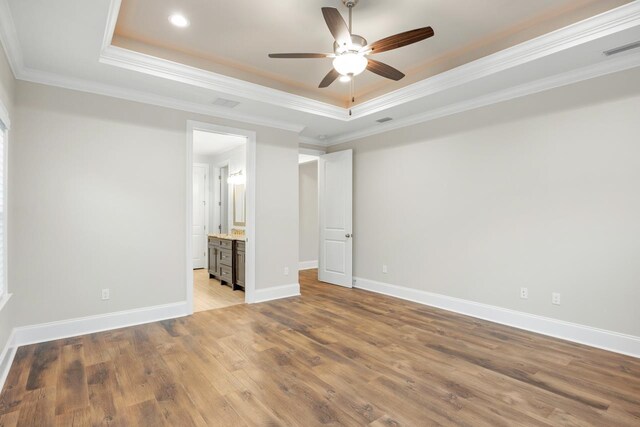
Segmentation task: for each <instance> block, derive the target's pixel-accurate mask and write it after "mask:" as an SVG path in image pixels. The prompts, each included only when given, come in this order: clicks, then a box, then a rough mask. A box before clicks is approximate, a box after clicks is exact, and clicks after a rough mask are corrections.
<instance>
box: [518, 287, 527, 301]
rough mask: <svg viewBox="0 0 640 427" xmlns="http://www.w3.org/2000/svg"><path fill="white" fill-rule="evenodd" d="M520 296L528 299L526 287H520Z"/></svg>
mask: <svg viewBox="0 0 640 427" xmlns="http://www.w3.org/2000/svg"><path fill="white" fill-rule="evenodd" d="M520 298H522V299H528V298H529V289H527V288H520Z"/></svg>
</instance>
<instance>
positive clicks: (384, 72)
mask: <svg viewBox="0 0 640 427" xmlns="http://www.w3.org/2000/svg"><path fill="white" fill-rule="evenodd" d="M368 60H369V63H368V64H367V70H369V71H371V72H372V73H376V74H377V75H379V76H382V77H386V78H388V79H391V80H395V81H398V80H400V79H402V78H403V77H404V73H402V72H401V71H399V70H396V69H395V68H393V67H392V66H391V65H387V64H384V63H382V62H379V61H374V60H373V59H371V58H368Z"/></svg>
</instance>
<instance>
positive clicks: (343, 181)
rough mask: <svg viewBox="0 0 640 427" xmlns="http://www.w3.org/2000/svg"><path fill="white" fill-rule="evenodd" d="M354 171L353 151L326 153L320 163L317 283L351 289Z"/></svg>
mask: <svg viewBox="0 0 640 427" xmlns="http://www.w3.org/2000/svg"><path fill="white" fill-rule="evenodd" d="M352 169H353V152H352V150H345V151H338V152H336V153H331V154H326V155H323V156H320V158H319V160H318V206H319V210H320V212H319V213H320V215H319V222H320V253H319V260H318V280H320V281H322V282H327V283H333V284H334V285H340V286H346V287H349V288H350V287H352V286H353V269H352V257H353V235H352V233H353V231H352V225H353V224H352V223H353V200H352V197H353V170H352Z"/></svg>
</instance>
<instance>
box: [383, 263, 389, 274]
mask: <svg viewBox="0 0 640 427" xmlns="http://www.w3.org/2000/svg"><path fill="white" fill-rule="evenodd" d="M382 272H383V273H384V274H387V273H388V272H389V269H388V268H387V265H386V264H383V265H382Z"/></svg>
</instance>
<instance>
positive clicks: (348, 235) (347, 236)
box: [344, 234, 353, 239]
mask: <svg viewBox="0 0 640 427" xmlns="http://www.w3.org/2000/svg"><path fill="white" fill-rule="evenodd" d="M344 237H346V238H347V239H348V238H349V237H353V234H345V235H344Z"/></svg>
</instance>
